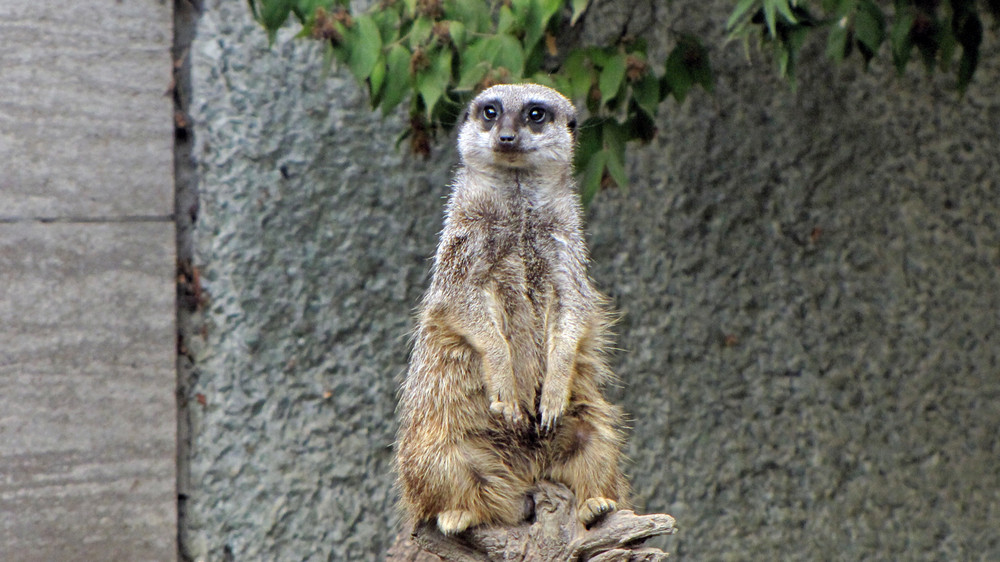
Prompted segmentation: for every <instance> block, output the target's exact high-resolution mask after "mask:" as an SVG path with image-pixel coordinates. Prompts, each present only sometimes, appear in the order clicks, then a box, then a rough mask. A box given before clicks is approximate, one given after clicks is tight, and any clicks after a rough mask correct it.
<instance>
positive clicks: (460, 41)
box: [448, 20, 465, 49]
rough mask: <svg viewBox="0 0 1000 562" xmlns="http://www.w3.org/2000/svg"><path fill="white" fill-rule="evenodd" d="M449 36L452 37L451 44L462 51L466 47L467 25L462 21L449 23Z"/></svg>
mask: <svg viewBox="0 0 1000 562" xmlns="http://www.w3.org/2000/svg"><path fill="white" fill-rule="evenodd" d="M448 35H450V36H451V42H452V43H454V44H455V48H456V49H462V48H464V47H465V24H464V23H462V22H460V21H454V20H452V21H449V22H448Z"/></svg>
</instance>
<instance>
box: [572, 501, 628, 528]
mask: <svg viewBox="0 0 1000 562" xmlns="http://www.w3.org/2000/svg"><path fill="white" fill-rule="evenodd" d="M616 509H618V502H616V501H615V500H611V499H608V498H587V499H586V500H584V501H583V502H582V503H581V504H580V507H579V509H577V514H576V515H577V517H578V518H579V519H580V522H581V523H583V524H584V525H585V526H588V527H589V526H590V525H591V524H593V523H595V522H596V521H597V520H598V519H600V518H601V517H603V516H605V515H607V514H609V513H611V512H613V511H615V510H616Z"/></svg>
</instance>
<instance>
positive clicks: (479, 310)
mask: <svg viewBox="0 0 1000 562" xmlns="http://www.w3.org/2000/svg"><path fill="white" fill-rule="evenodd" d="M488 106H489V107H488ZM489 108H492V109H493V113H491V112H490V111H489ZM534 108H542V109H543V110H544V111H545V115H546V119H544V120H543V121H542V122H541V123H538V122H535V121H533V120H532V117H538V115H539V113H537V112H536V113H531V110H532V109H534ZM486 114H489V115H494V118H493V119H489V118H488V117H487V116H486ZM575 115H576V114H575V109H574V108H573V105H572V104H571V103H570V102H569V101H568V100H567V99H566V98H564V97H563V96H561V95H559V94H558V93H557V92H555V91H554V90H551V89H549V88H546V87H543V86H536V85H520V86H514V85H503V86H494V87H493V88H490V89H488V90H486V91H484V92H483V93H482V94H480V95H479V96H478V97H477V98H476V99H475V100H473V102H472V103H471V104H470V106H469V111H468V113H467V115H466V117H465V120H464V122H463V124H462V126H461V129H460V132H459V142H458V146H459V153H460V154H461V157H462V163H461V166H460V167H459V169H458V172H457V175H456V178H455V182H454V184H453V190H452V195H451V199H450V200H449V202H448V207H447V216H446V219H445V225H444V230H443V231H442V233H441V240H440V243H439V245H438V249H437V253H436V255H435V260H434V271H433V279H432V281H431V286H430V289H429V290H428V291H427V294H426V295H425V297H424V299H423V301H422V303H421V307H420V311H419V317H418V327H417V331H416V334H415V340H414V348H413V354H412V357H411V361H410V369H409V372H408V374H407V376H406V380H405V382H404V383H403V387H402V393H401V399H400V405H399V412H400V425H401V427H400V430H399V435H398V439H397V444H396V447H397V455H396V472H397V475H398V487H399V491H400V496H401V500H402V506H403V508H404V509H405V511H406V512H407V514H408V515H409V516H410V517H411V518H412V519H414V520H430V519H436V520H437V523H438V526H439V528H440V529H441V530H442V531H443V532H445V533H457V532H461V531H463V530H465V529H466V528H467V527H469V526H471V525H477V524H480V523H493V524H513V523H516V522H518V521H519V520H520V519H521V518H522V517H524V506H525V498H526V495H527V493H528V491H529V490H530V489H531V487H532V485H533V484H534V483H535V482H536V481H537V480H539V479H550V480H554V481H557V482H562V483H564V484H566V485H567V486H569V488H570V489H571V490H572V491H573V492H574V494H575V495H576V497H577V499H578V500H579V502H580V505H579V507H580V510H579V516H580V519H581V520H582V521H583V522H584V523H585V524H589V523H591V522H593V521H594V520H596V519H597V518H599V517H601V516H602V515H604V514H605V513H608V512H610V511H613V510H614V509H615V508H616V507H621V506H622V503H623V502H624V501H625V495H626V493H627V484H626V482H625V479H624V477H623V476H622V474H621V471H620V469H619V461H620V456H621V453H620V449H621V445H622V439H623V437H622V433H621V431H620V429H619V428H620V427H621V413H620V410H619V409H618V408H617V407H616V406H613V405H611V404H610V403H608V402H607V401H606V400H605V399H604V398H603V396H602V395H601V391H600V389H601V386H602V384H603V383H604V382H605V381H606V380H607V379H608V378H609V377H610V376H611V374H610V372H609V369H608V366H607V363H606V361H605V357H604V350H605V349H607V347H608V345H609V342H608V340H607V333H608V327H609V324H610V314H609V312H608V309H607V300H606V299H605V297H603V296H602V295H601V294H600V293H599V292H598V291H597V290H596V289H595V288H594V286H593V284H592V283H591V281H590V279H589V277H588V276H587V269H586V268H587V260H588V256H587V248H586V245H585V242H584V239H583V232H582V228H581V217H580V214H581V211H580V207H579V203H578V201H577V196H576V193H575V186H574V183H573V177H572V160H573V143H574V128H575V119H576V117H575Z"/></svg>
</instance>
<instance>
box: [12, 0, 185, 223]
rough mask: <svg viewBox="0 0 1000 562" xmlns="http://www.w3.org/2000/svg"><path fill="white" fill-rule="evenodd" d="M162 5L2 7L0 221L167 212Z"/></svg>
mask: <svg viewBox="0 0 1000 562" xmlns="http://www.w3.org/2000/svg"><path fill="white" fill-rule="evenodd" d="M170 42H171V10H170V3H167V2H161V1H156V0H143V1H141V2H115V1H112V0H105V1H101V2H72V1H69V0H44V1H42V2H0V43H2V44H3V49H2V50H0V162H3V167H4V169H3V171H2V172H0V219H2V218H11V217H66V216H73V217H108V216H111V217H118V216H133V215H157V216H165V215H169V214H171V213H172V212H173V182H172V176H171V169H172V155H173V134H172V126H173V124H172V118H171V114H172V100H171V98H170V95H169V93H168V89H169V88H170V80H171V72H172V66H171V57H170Z"/></svg>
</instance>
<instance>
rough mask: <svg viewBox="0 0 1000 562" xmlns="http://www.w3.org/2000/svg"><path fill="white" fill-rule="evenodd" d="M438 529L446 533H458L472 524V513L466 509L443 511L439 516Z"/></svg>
mask: <svg viewBox="0 0 1000 562" xmlns="http://www.w3.org/2000/svg"><path fill="white" fill-rule="evenodd" d="M437 524H438V529H440V530H441V532H442V533H444V534H446V535H456V534H458V533H461V532H462V531H464V530H466V529H468V528H469V527H471V526H472V513H471V512H469V511H465V510H464V509H452V510H450V511H442V512H441V513H438V516H437Z"/></svg>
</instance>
